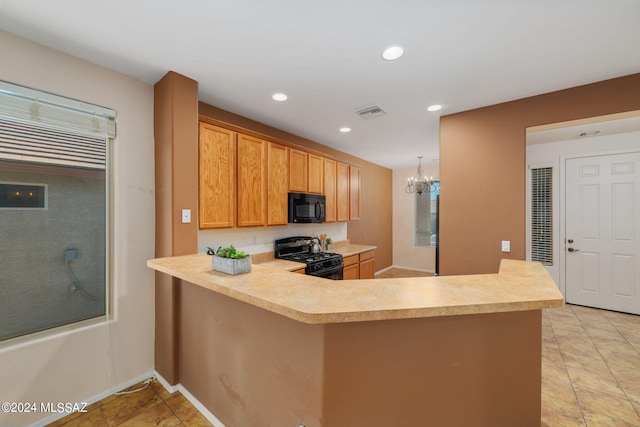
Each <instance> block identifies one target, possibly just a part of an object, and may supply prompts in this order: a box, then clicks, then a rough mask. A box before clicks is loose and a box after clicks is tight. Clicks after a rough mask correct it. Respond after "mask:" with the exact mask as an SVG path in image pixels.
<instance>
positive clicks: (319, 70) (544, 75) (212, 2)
mask: <svg viewBox="0 0 640 427" xmlns="http://www.w3.org/2000/svg"><path fill="white" fill-rule="evenodd" d="M639 19H640V1H637V0H573V1H566V0H527V1H524V0H483V1H476V0H457V1H456V0H450V1H443V0H439V1H433V0H399V1H396V2H391V1H388V0H385V1H382V0H368V1H363V0H340V1H336V0H325V1H321V2H307V1H301V0H269V1H265V0H262V1H258V0H180V1H167V0H153V1H151V0H136V1H127V0H114V1H110V2H97V1H90V0H55V1H42V0H0V28H1V29H3V30H5V31H8V32H10V33H14V34H17V35H19V36H22V37H24V38H27V39H30V40H33V41H35V42H38V43H41V44H43V45H46V46H50V47H52V48H55V49H58V50H61V51H63V52H67V53H69V54H71V55H75V56H78V57H80V58H84V59H86V60H89V61H91V62H94V63H96V64H99V65H102V66H104V67H107V68H110V69H113V70H116V71H119V72H121V73H124V74H127V75H130V76H133V77H135V78H137V79H140V80H143V81H145V82H148V83H151V84H153V83H155V82H157V81H158V80H159V79H160V78H162V76H163V75H164V74H165V73H166V72H167V71H170V70H171V71H175V72H178V73H180V74H183V75H185V76H187V77H190V78H192V79H194V80H197V81H198V82H199V97H200V100H201V101H204V102H206V103H209V104H212V105H215V106H217V107H220V108H223V109H225V110H229V111H232V112H234V113H237V114H240V115H243V116H246V117H249V118H251V119H254V120H257V121H259V122H262V123H265V124H268V125H271V126H274V127H277V128H280V129H283V130H285V131H288V132H291V133H294V134H297V135H299V136H302V137H305V138H308V139H311V140H314V141H316V142H319V143H321V144H324V145H327V146H330V147H333V148H336V149H338V150H342V151H344V152H347V153H350V154H353V155H355V156H358V157H361V158H363V159H365V160H368V161H371V162H374V163H377V164H380V165H383V166H386V167H389V168H401V167H408V166H415V163H416V156H419V155H423V156H424V158H425V160H426V162H425V163H428V162H430V161H433V160H432V159H437V158H438V157H439V154H438V125H439V117H440V116H441V115H445V114H451V113H455V112H460V111H465V110H469V109H473V108H477V107H482V106H486V105H492V104H496V103H500V102H504V101H510V100H514V99H519V98H523V97H527V96H532V95H537V94H540V93H545V92H550V91H554V90H559V89H564V88H568V87H573V86H577V85H581V84H586V83H591V82H596V81H600V80H605V79H609V78H614V77H619V76H623V75H629V74H634V73H637V72H640V54H638V43H637V41H638V40H640V25H638V21H639ZM396 44H397V45H401V46H403V47H404V49H405V54H404V56H402V57H401V58H400V59H398V60H396V61H385V60H383V59H382V57H381V53H382V50H383V49H384V48H386V47H388V46H390V45H396ZM275 92H284V93H286V94H287V95H288V100H287V101H286V102H276V101H274V100H272V99H271V95H272V94H273V93H275ZM431 104H441V105H442V106H443V108H442V110H440V111H439V112H436V113H431V112H428V111H427V110H426V107H427V106H429V105H431ZM372 105H377V106H379V107H381V108H382V109H383V110H384V111H385V113H386V114H384V115H382V116H379V117H376V118H372V119H368V120H365V119H363V118H361V117H359V116H358V115H356V113H355V112H356V111H357V110H360V109H362V108H365V107H369V106H372ZM343 126H348V127H350V128H351V129H352V131H351V132H350V133H340V132H339V131H338V129H339V128H340V127H343Z"/></svg>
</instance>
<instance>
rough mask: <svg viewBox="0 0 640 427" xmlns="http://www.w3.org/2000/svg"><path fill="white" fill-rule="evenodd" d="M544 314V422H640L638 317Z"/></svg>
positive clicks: (576, 309)
mask: <svg viewBox="0 0 640 427" xmlns="http://www.w3.org/2000/svg"><path fill="white" fill-rule="evenodd" d="M542 313H543V316H542V425H543V426H550V427H551V426H553V427H556V426H567V427H571V426H587V427H608V426H616V427H622V426H625V427H626V426H640V316H634V315H630V314H623V313H617V312H613V311H606V310H598V309H595V308H588V307H581V306H576V305H569V304H566V305H565V306H564V307H563V308H556V309H549V310H543V312H542Z"/></svg>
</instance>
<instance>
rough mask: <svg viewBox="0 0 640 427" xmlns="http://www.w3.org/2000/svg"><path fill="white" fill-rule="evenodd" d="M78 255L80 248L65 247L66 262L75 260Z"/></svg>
mask: <svg viewBox="0 0 640 427" xmlns="http://www.w3.org/2000/svg"><path fill="white" fill-rule="evenodd" d="M77 257H78V250H77V249H75V248H69V249H65V251H64V261H65V262H71V261H75V260H76V258H77Z"/></svg>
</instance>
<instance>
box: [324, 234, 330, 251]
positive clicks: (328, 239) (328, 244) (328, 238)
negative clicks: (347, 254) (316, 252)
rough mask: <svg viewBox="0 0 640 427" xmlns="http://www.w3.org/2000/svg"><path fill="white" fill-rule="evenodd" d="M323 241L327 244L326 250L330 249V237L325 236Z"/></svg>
mask: <svg viewBox="0 0 640 427" xmlns="http://www.w3.org/2000/svg"><path fill="white" fill-rule="evenodd" d="M324 242H325V244H326V246H327V250H331V237H327V239H326V240H325V241H324Z"/></svg>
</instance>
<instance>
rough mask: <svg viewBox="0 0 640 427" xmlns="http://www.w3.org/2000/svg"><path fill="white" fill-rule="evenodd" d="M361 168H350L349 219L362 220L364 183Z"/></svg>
mask: <svg viewBox="0 0 640 427" xmlns="http://www.w3.org/2000/svg"><path fill="white" fill-rule="evenodd" d="M360 175H361V171H360V168H359V167H356V166H349V219H350V220H351V221H355V220H359V219H360V185H361V183H362V178H361V176H360Z"/></svg>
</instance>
